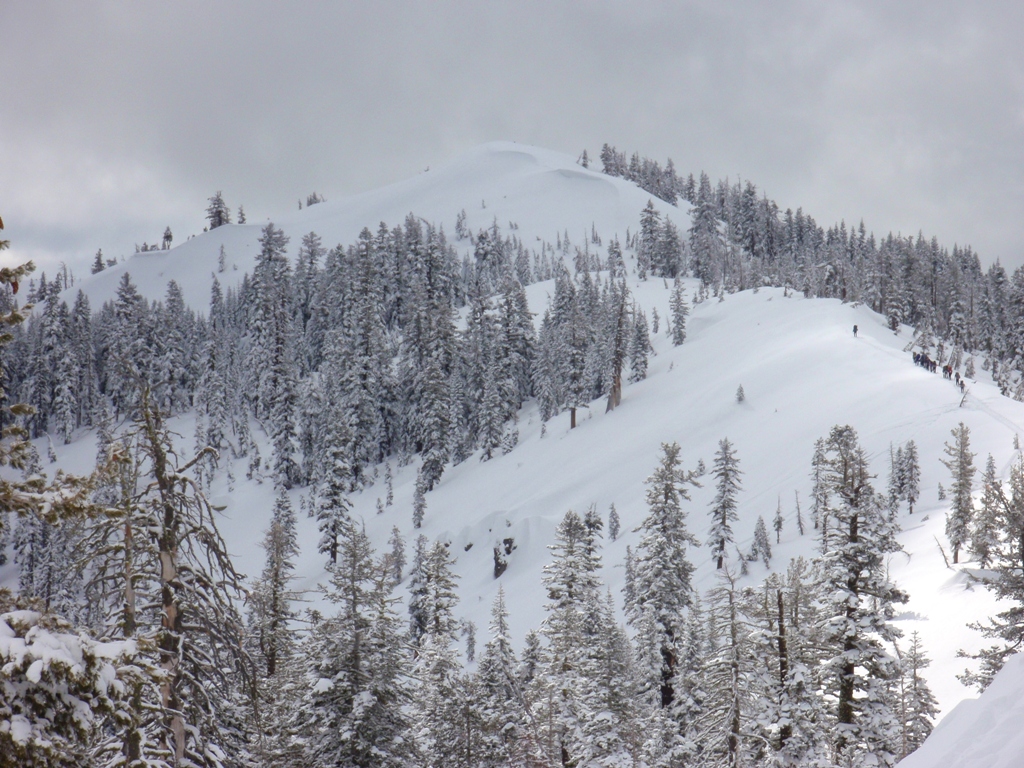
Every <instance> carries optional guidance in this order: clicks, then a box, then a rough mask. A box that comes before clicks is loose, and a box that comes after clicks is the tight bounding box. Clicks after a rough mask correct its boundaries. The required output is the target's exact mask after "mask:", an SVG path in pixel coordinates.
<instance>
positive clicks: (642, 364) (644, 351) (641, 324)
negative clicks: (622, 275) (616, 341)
mask: <svg viewBox="0 0 1024 768" xmlns="http://www.w3.org/2000/svg"><path fill="white" fill-rule="evenodd" d="M653 351H654V348H653V347H652V346H651V334H650V330H649V329H648V327H647V315H645V314H644V312H643V310H642V309H639V308H638V307H637V306H636V305H634V306H633V333H632V335H631V337H630V344H629V380H630V381H633V382H637V381H643V380H644V379H646V378H647V360H648V357H649V356H650V354H651V353H652V352H653Z"/></svg>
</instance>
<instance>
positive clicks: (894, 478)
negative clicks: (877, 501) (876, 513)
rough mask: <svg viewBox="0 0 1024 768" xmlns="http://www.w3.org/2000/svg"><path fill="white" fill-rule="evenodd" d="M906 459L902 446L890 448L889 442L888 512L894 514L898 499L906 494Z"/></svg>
mask: <svg viewBox="0 0 1024 768" xmlns="http://www.w3.org/2000/svg"><path fill="white" fill-rule="evenodd" d="M905 470H906V460H905V459H904V457H903V448H897V449H896V451H895V452H893V449H892V443H890V444H889V514H890V515H895V514H896V513H897V512H898V511H899V505H900V501H901V500H902V499H903V498H904V497H905V496H906V485H907V480H906V472H905Z"/></svg>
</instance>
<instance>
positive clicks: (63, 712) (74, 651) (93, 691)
mask: <svg viewBox="0 0 1024 768" xmlns="http://www.w3.org/2000/svg"><path fill="white" fill-rule="evenodd" d="M0 636H2V637H3V638H4V639H5V642H4V644H3V646H2V648H0V665H2V672H0V718H2V719H3V722H4V724H5V726H6V727H5V728H2V729H0V768H37V767H38V768H77V766H81V765H89V764H91V760H90V758H91V754H90V747H91V742H92V741H93V738H94V735H95V733H96V731H97V730H98V729H100V728H102V727H103V723H104V721H105V720H107V719H113V718H114V717H116V716H117V715H120V714H122V713H123V712H124V711H125V707H126V705H127V702H126V701H124V698H123V695H122V692H123V689H124V685H125V683H126V682H127V680H128V676H129V671H128V669H126V668H130V667H129V665H130V664H131V658H130V656H131V654H130V653H129V651H130V647H129V646H125V645H121V646H120V647H118V646H115V645H113V644H105V645H104V644H100V643H98V642H96V641H94V640H92V639H91V638H89V637H88V636H86V635H84V634H81V633H78V632H76V631H75V630H74V629H73V628H72V626H71V625H70V624H68V623H67V622H66V621H63V620H61V619H59V618H58V617H56V616H54V615H51V614H46V613H42V612H40V611H38V610H33V609H31V608H30V606H29V604H28V603H27V602H26V601H21V600H16V599H14V598H13V597H12V595H11V593H10V592H9V591H7V590H2V591H0ZM118 678H120V679H118Z"/></svg>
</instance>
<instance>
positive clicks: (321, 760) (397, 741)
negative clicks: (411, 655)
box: [294, 523, 415, 768]
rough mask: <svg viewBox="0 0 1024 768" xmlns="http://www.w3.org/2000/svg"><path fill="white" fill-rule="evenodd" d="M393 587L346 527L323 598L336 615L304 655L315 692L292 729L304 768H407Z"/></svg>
mask: <svg viewBox="0 0 1024 768" xmlns="http://www.w3.org/2000/svg"><path fill="white" fill-rule="evenodd" d="M390 582H391V575H390V574H389V573H388V572H387V568H386V567H385V565H384V563H383V562H381V561H377V560H375V559H374V557H373V551H372V549H371V547H370V542H369V539H367V537H366V534H365V533H364V532H363V531H362V530H361V529H360V528H358V527H356V526H355V525H353V524H351V523H349V524H346V525H345V528H344V531H343V535H342V536H341V539H340V542H339V550H338V562H337V563H336V564H335V565H334V566H333V567H332V568H331V582H330V586H329V587H328V588H327V589H326V592H325V596H326V597H327V599H328V600H330V601H331V603H333V604H334V605H336V606H337V613H336V614H334V615H332V616H329V617H327V618H325V619H323V620H321V621H320V622H318V623H317V624H315V625H314V626H313V628H312V630H311V632H310V635H309V638H308V639H307V641H306V643H305V645H304V648H303V659H304V664H305V667H306V670H307V678H308V679H309V680H310V681H311V682H312V686H311V687H307V688H306V689H305V691H304V694H305V697H304V701H303V705H302V707H301V708H300V709H299V711H298V712H296V713H295V714H296V717H295V721H296V722H295V723H294V728H295V729H296V731H297V732H298V734H299V735H300V737H301V740H302V743H303V745H304V759H305V762H304V763H303V765H304V766H307V768H328V767H329V766H330V767H333V766H348V765H361V766H369V767H372V768H378V767H379V768H400V767H403V766H407V765H409V764H410V762H409V761H410V759H411V758H412V756H413V755H414V750H415V745H414V744H413V743H412V741H411V740H410V739H409V733H410V726H411V723H410V722H409V720H408V719H407V706H408V704H409V702H410V690H409V686H408V682H407V680H406V675H407V674H408V670H406V669H405V668H404V657H405V654H404V649H403V648H402V643H401V638H402V632H401V630H400V628H399V626H400V622H399V618H398V616H397V615H396V614H395V612H394V602H395V601H394V599H393V598H392V597H391V590H390V587H389V584H390Z"/></svg>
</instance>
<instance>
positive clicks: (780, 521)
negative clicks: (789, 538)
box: [772, 496, 786, 544]
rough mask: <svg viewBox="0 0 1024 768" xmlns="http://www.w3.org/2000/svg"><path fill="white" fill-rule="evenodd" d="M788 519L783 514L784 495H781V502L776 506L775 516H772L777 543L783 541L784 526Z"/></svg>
mask: <svg viewBox="0 0 1024 768" xmlns="http://www.w3.org/2000/svg"><path fill="white" fill-rule="evenodd" d="M785 522H786V520H785V518H784V517H783V516H782V497H781V496H779V504H778V506H777V507H775V517H773V518H772V528H773V529H775V543H776V544H781V543H782V527H783V525H784V524H785Z"/></svg>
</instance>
